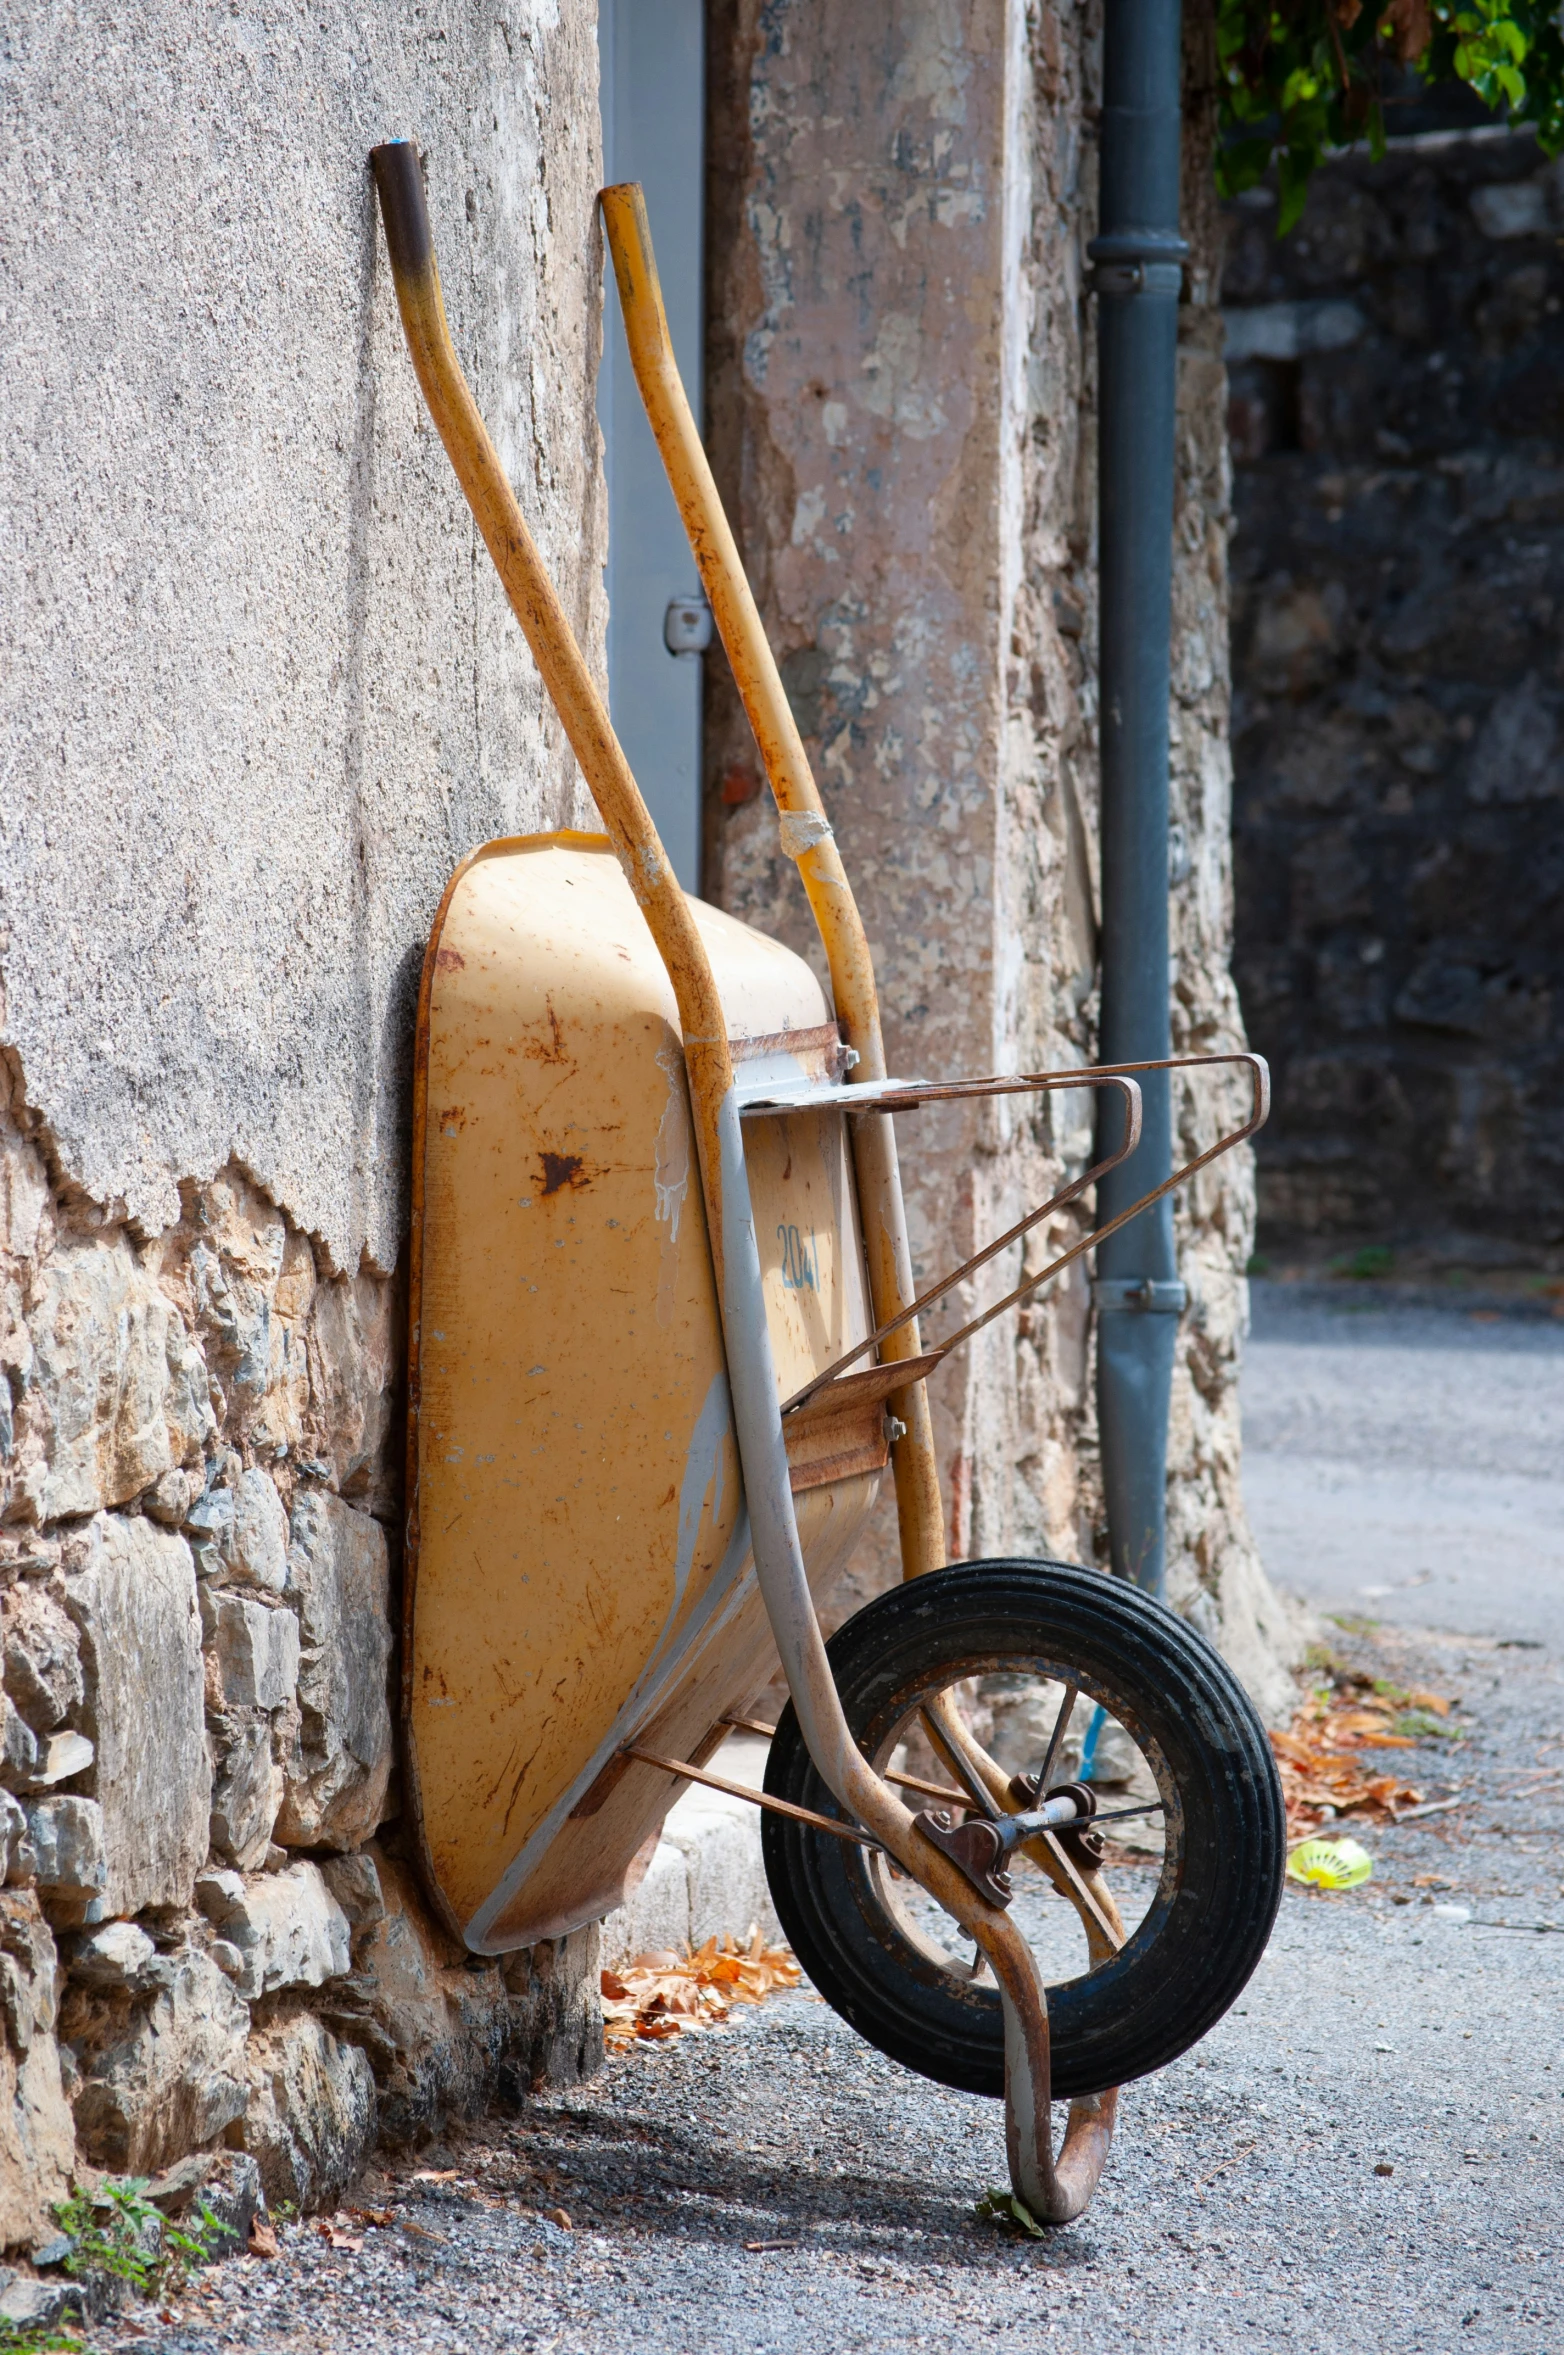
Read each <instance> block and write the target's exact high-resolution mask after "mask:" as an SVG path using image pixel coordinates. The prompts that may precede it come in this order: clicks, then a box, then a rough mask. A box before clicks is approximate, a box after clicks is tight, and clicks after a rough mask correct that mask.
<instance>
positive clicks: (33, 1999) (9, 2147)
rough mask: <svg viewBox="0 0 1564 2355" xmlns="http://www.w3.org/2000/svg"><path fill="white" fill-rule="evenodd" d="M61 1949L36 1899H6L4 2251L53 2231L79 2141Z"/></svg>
mask: <svg viewBox="0 0 1564 2355" xmlns="http://www.w3.org/2000/svg"><path fill="white" fill-rule="evenodd" d="M55 1963H56V1956H55V1949H54V1940H53V1938H52V1937H51V1936H50V1933H49V1925H48V1923H47V1922H46V1921H45V1920H44V1918H43V1914H42V1911H41V1910H40V1908H39V1904H38V1900H37V1898H36V1897H35V1896H34V1895H32V1893H31V1892H30V1891H29V1892H26V1893H23V1892H22V1891H20V1890H14V1889H13V1890H8V1891H6V1892H5V1893H4V1894H0V2249H13V2248H18V2247H23V2246H31V2245H32V2243H33V2242H35V2241H36V2240H38V2239H39V2238H41V2237H42V2236H43V2235H44V2234H45V2233H47V2232H49V2231H50V2230H52V2228H53V2219H52V2216H51V2214H50V2210H51V2207H52V2204H53V2202H54V2201H56V2200H60V2199H64V2198H65V2196H66V2194H67V2192H68V2191H69V2189H70V2177H71V2169H72V2167H73V2165H74V2163H75V2156H76V2136H75V2129H74V2127H73V2125H72V2123H71V2113H70V2106H69V2104H68V2103H67V2101H66V2099H65V2091H64V2088H63V2086H62V2084H61V2082H60V2055H59V2048H58V2047H57V2045H56V2043H55V2040H54V2034H53V2030H54V2026H55V1999H54V1987H55Z"/></svg>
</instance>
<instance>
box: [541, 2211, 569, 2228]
mask: <svg viewBox="0 0 1564 2355" xmlns="http://www.w3.org/2000/svg"><path fill="white" fill-rule="evenodd" d="M543 2213H544V2215H545V2216H546V2217H547V2218H548V2220H549V2222H550V2224H557V2225H558V2226H559V2229H560V2231H561V2232H574V2231H575V2229H576V2228H575V2226H574V2225H573V2224H572V2223H571V2221H570V2218H569V2217H568V2216H567V2215H566V2213H565V2211H564V2209H563V2208H545V2209H544V2211H543Z"/></svg>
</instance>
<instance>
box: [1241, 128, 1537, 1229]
mask: <svg viewBox="0 0 1564 2355" xmlns="http://www.w3.org/2000/svg"><path fill="white" fill-rule="evenodd" d="M1273 222H1274V210H1273V208H1272V204H1271V200H1270V197H1269V193H1268V192H1267V191H1266V190H1263V189H1260V190H1256V191H1254V192H1253V194H1252V195H1251V196H1250V197H1248V198H1246V199H1244V200H1243V201H1242V202H1240V203H1239V204H1238V205H1237V206H1236V207H1234V208H1233V210H1232V212H1231V215H1230V220H1229V236H1230V245H1229V253H1228V261H1227V271H1226V298H1225V299H1226V302H1227V305H1228V309H1227V320H1228V338H1229V354H1230V359H1231V360H1232V363H1233V365H1232V386H1233V408H1232V431H1233V449H1234V456H1235V461H1236V467H1237V485H1238V491H1237V522H1238V532H1237V537H1236V540H1235V542H1234V552H1233V562H1234V585H1235V598H1234V640H1233V644H1234V666H1235V678H1236V682H1237V690H1238V693H1237V705H1236V711H1235V721H1234V756H1235V760H1236V764H1237V773H1238V812H1237V852H1238V861H1239V875H1240V883H1241V890H1240V897H1239V908H1240V918H1239V930H1238V973H1239V979H1240V985H1241V988H1242V992H1243V1001H1244V1010H1245V1013H1246V1016H1247V1018H1248V1021H1249V1026H1250V1030H1251V1033H1252V1035H1253V1037H1254V1040H1255V1043H1256V1045H1257V1046H1260V1047H1262V1048H1263V1049H1264V1050H1265V1051H1266V1053H1267V1054H1269V1055H1270V1056H1271V1057H1272V1058H1273V1060H1274V1063H1275V1067H1276V1077H1277V1110H1276V1117H1275V1119H1274V1121H1273V1123H1272V1125H1271V1128H1270V1130H1269V1131H1268V1132H1267V1134H1266V1136H1265V1137H1264V1138H1263V1139H1262V1141H1261V1147H1260V1173H1261V1175H1260V1186H1261V1211H1262V1222H1261V1224H1262V1239H1263V1240H1264V1241H1265V1242H1266V1244H1267V1246H1268V1247H1276V1248H1279V1249H1282V1250H1287V1251H1298V1250H1302V1251H1304V1252H1306V1253H1307V1252H1309V1251H1313V1250H1319V1249H1325V1250H1335V1251H1338V1252H1339V1251H1340V1250H1341V1249H1342V1247H1343V1244H1344V1243H1355V1244H1363V1243H1375V1244H1381V1245H1386V1244H1388V1245H1393V1246H1397V1247H1408V1248H1410V1250H1411V1251H1412V1252H1413V1253H1414V1254H1416V1255H1420V1256H1422V1257H1423V1258H1424V1259H1425V1260H1426V1259H1432V1260H1434V1261H1436V1262H1437V1261H1439V1260H1445V1261H1451V1262H1468V1263H1476V1264H1479V1265H1482V1264H1487V1265H1494V1264H1500V1263H1503V1262H1505V1261H1516V1262H1519V1263H1520V1264H1522V1265H1525V1264H1528V1263H1529V1264H1531V1265H1532V1266H1533V1267H1540V1268H1547V1267H1548V1266H1549V1265H1551V1266H1552V1267H1553V1268H1554V1269H1555V1272H1556V1271H1557V1269H1558V1267H1559V1266H1560V1265H1561V1264H1564V1263H1561V1261H1560V1256H1559V1255H1560V1246H1561V1245H1564V1113H1561V1111H1560V1104H1561V1101H1564V1016H1561V1006H1564V826H1561V803H1564V750H1561V744H1564V737H1561V732H1560V731H1561V719H1564V656H1561V652H1560V636H1559V615H1560V612H1561V610H1564V462H1561V441H1564V406H1561V397H1560V391H1559V387H1560V384H1561V382H1564V307H1561V306H1564V264H1561V260H1560V254H1559V234H1560V230H1561V229H1564V181H1561V178H1560V172H1559V167H1558V166H1557V165H1554V164H1548V163H1547V162H1546V161H1545V160H1544V159H1543V158H1542V157H1541V156H1540V155H1539V153H1538V151H1537V149H1536V147H1535V145H1534V143H1533V142H1532V140H1531V138H1530V137H1529V135H1526V134H1511V133H1508V132H1505V131H1496V130H1494V129H1492V128H1487V129H1481V130H1477V131H1475V132H1466V133H1462V132H1448V133H1440V134H1430V135H1426V136H1421V137H1415V138H1411V139H1408V140H1405V141H1398V142H1395V143H1393V145H1392V148H1391V151H1390V154H1389V156H1388V157H1387V158H1386V160H1385V161H1384V162H1383V163H1380V164H1371V163H1369V162H1368V161H1367V160H1366V159H1365V158H1362V157H1342V158H1339V159H1337V160H1335V161H1333V162H1332V163H1330V164H1329V165H1327V166H1326V168H1325V169H1324V170H1323V171H1322V172H1321V173H1320V175H1319V177H1318V179H1317V180H1316V182H1315V185H1314V187H1313V189H1312V191H1311V193H1310V196H1309V201H1308V206H1307V209H1306V211H1305V213H1304V215H1303V219H1302V221H1301V222H1300V224H1299V226H1298V227H1297V229H1296V230H1295V231H1294V232H1293V233H1292V235H1291V236H1289V237H1287V238H1284V239H1281V240H1278V239H1277V238H1276V237H1275V235H1274V234H1273Z"/></svg>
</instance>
